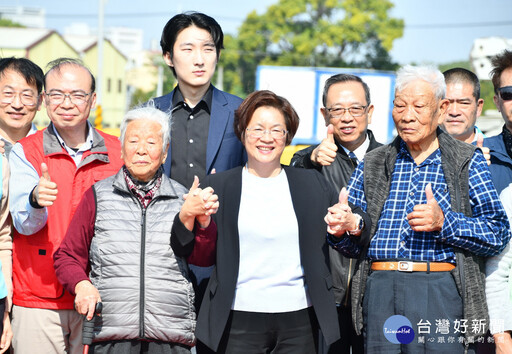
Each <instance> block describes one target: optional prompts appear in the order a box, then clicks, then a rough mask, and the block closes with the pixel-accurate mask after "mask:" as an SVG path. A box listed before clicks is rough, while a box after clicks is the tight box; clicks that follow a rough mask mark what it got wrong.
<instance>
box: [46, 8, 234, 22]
mask: <svg viewBox="0 0 512 354" xmlns="http://www.w3.org/2000/svg"><path fill="white" fill-rule="evenodd" d="M176 14H177V12H176V11H169V12H168V13H166V12H165V11H160V12H146V13H135V12H134V13H129V12H127V13H110V14H109V13H105V17H108V18H140V17H167V16H169V15H176ZM46 17H47V18H70V17H74V18H94V19H95V18H97V17H98V14H97V13H89V14H46ZM215 18H216V19H219V20H225V21H237V22H238V21H243V20H244V19H243V18H241V17H229V16H215Z"/></svg>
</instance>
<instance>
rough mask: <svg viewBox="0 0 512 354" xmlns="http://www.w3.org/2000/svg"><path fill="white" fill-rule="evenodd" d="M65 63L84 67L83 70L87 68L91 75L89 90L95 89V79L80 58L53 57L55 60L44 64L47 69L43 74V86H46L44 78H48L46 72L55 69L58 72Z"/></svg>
mask: <svg viewBox="0 0 512 354" xmlns="http://www.w3.org/2000/svg"><path fill="white" fill-rule="evenodd" d="M65 65H72V66H78V67H81V68H84V69H85V70H87V72H88V73H89V75H91V92H94V90H96V80H95V79H94V75H93V74H92V73H91V70H89V68H88V67H87V66H85V64H84V63H83V62H82V61H81V60H79V59H74V58H58V59H55V60H52V61H51V62H49V63H48V64H47V65H46V68H47V69H48V71H47V72H46V74H45V75H44V86H45V87H46V79H47V78H48V74H50V72H52V71H53V70H55V71H56V72H58V73H59V72H60V69H61V68H62V67H63V66H65Z"/></svg>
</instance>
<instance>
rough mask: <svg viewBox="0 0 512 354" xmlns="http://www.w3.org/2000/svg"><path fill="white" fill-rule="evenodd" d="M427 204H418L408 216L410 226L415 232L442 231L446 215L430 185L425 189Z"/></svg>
mask: <svg viewBox="0 0 512 354" xmlns="http://www.w3.org/2000/svg"><path fill="white" fill-rule="evenodd" d="M425 195H426V196H427V204H417V205H415V206H414V208H413V211H412V212H411V213H409V214H408V215H407V220H409V225H411V229H413V230H414V231H418V232H420V231H423V232H431V231H441V229H442V228H443V223H444V213H443V211H442V210H441V207H440V206H439V204H438V203H437V201H436V198H435V197H434V193H433V192H432V185H431V184H430V183H429V184H427V186H426V187H425Z"/></svg>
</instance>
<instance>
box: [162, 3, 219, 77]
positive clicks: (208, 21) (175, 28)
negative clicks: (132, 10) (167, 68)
mask: <svg viewBox="0 0 512 354" xmlns="http://www.w3.org/2000/svg"><path fill="white" fill-rule="evenodd" d="M190 26H196V27H198V28H201V29H204V30H206V31H208V33H210V35H211V36H212V39H213V42H214V43H215V49H216V50H217V59H219V55H220V50H221V49H224V33H222V28H221V27H220V25H219V24H218V23H217V21H215V19H214V18H213V17H210V16H208V15H205V14H203V13H200V12H185V13H181V14H177V15H175V16H174V17H173V18H171V19H170V20H169V21H168V22H167V23H166V25H165V26H164V29H163V31H162V38H161V39H160V46H161V47H162V54H163V55H165V53H169V55H170V57H171V59H172V57H173V54H174V53H173V48H174V43H176V38H178V34H179V33H180V32H181V31H183V30H184V29H185V28H188V27H190ZM171 70H172V73H173V74H174V76H176V71H175V70H174V68H173V67H171Z"/></svg>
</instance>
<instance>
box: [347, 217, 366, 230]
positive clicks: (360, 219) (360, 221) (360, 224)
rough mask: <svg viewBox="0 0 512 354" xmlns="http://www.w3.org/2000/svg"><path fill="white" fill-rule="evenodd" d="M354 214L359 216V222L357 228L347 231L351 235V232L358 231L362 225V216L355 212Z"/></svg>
mask: <svg viewBox="0 0 512 354" xmlns="http://www.w3.org/2000/svg"><path fill="white" fill-rule="evenodd" d="M355 215H356V217H357V218H359V223H358V224H357V229H355V230H349V231H347V232H348V234H349V235H353V234H356V233H358V232H359V231H361V230H362V229H363V227H364V221H363V218H362V217H361V215H359V214H355Z"/></svg>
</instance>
